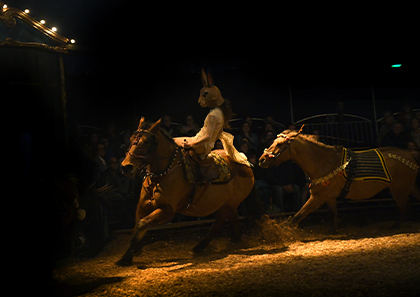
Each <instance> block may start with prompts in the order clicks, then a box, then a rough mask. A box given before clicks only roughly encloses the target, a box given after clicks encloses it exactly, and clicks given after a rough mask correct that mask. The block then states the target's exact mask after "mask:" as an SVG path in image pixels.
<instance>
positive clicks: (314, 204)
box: [291, 195, 325, 225]
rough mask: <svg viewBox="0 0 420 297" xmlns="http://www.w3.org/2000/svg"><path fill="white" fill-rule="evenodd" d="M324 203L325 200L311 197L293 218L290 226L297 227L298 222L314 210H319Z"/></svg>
mask: <svg viewBox="0 0 420 297" xmlns="http://www.w3.org/2000/svg"><path fill="white" fill-rule="evenodd" d="M324 202H325V200H323V199H320V198H318V197H314V196H313V195H311V197H309V199H308V201H306V203H305V205H304V206H302V208H301V209H300V210H299V211H298V212H297V213H296V214H295V215H294V216H293V218H292V222H291V224H292V225H298V224H299V222H300V221H302V220H303V219H304V218H306V216H307V215H308V214H310V213H311V212H313V211H314V210H315V209H317V208H319V207H320V206H321V205H322V204H324Z"/></svg>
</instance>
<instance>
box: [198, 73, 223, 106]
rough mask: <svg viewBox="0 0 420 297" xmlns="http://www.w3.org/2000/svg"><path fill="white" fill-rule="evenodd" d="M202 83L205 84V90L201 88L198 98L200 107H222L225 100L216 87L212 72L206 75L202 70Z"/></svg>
mask: <svg viewBox="0 0 420 297" xmlns="http://www.w3.org/2000/svg"><path fill="white" fill-rule="evenodd" d="M201 83H202V84H203V88H201V90H200V97H199V98H198V103H199V104H200V106H201V107H210V108H215V107H218V106H220V105H222V104H223V102H224V101H225V100H224V99H223V97H222V94H221V93H220V90H219V88H218V87H216V86H215V85H214V81H213V76H212V75H211V72H210V71H209V72H207V74H206V73H205V72H204V70H203V69H201Z"/></svg>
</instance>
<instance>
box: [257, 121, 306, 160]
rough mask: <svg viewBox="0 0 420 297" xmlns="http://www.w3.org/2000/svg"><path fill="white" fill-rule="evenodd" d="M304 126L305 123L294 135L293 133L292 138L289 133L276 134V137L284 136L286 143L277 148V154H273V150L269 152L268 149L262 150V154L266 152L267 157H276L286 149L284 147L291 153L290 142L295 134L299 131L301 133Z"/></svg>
mask: <svg viewBox="0 0 420 297" xmlns="http://www.w3.org/2000/svg"><path fill="white" fill-rule="evenodd" d="M304 126H305V125H302V127H300V129H299V131H298V133H297V134H296V135H293V138H290V137H289V135H287V134H283V133H280V134H278V135H277V138H280V137H282V138H285V139H286V141H287V143H286V144H285V145H284V146H283V147H282V148H280V149H279V151H278V152H277V154H273V152H269V151H268V149H265V150H264V154H266V155H267V156H268V157H269V158H274V159H277V158H278V157H279V156H280V155H281V153H282V152H283V151H284V150H285V149H286V147H288V148H289V149H290V154H292V149H291V148H290V143H291V142H292V140H293V139H295V138H296V136H298V135H299V134H300V133H302V130H303V127H304Z"/></svg>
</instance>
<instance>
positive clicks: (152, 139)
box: [121, 117, 161, 177]
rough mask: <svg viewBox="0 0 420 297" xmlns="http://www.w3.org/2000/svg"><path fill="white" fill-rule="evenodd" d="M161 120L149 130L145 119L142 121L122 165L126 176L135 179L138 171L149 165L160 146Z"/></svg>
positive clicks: (132, 138) (132, 137)
mask: <svg viewBox="0 0 420 297" xmlns="http://www.w3.org/2000/svg"><path fill="white" fill-rule="evenodd" d="M160 122H161V120H159V121H157V122H156V123H154V124H153V125H152V126H151V127H150V126H149V127H150V128H149V129H148V128H147V125H146V124H145V123H144V118H143V117H142V118H141V119H140V123H139V127H138V129H137V131H136V132H134V133H133V136H131V139H130V141H131V144H130V147H129V148H128V151H127V153H126V156H125V159H124V161H123V162H122V163H121V167H122V171H123V173H124V175H126V176H128V177H133V176H135V175H136V173H137V170H138V169H140V168H142V167H143V166H145V165H147V164H149V162H150V159H151V158H152V156H153V153H154V152H155V150H156V147H157V145H158V142H157V132H158V131H159V127H160Z"/></svg>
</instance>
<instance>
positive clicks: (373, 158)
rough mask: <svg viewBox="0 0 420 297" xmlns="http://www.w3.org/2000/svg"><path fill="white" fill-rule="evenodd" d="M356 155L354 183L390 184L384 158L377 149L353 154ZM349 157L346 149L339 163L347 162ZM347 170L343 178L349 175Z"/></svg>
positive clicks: (389, 176)
mask: <svg viewBox="0 0 420 297" xmlns="http://www.w3.org/2000/svg"><path fill="white" fill-rule="evenodd" d="M354 153H355V155H356V167H355V168H356V171H355V175H354V181H359V182H360V181H374V180H377V181H382V182H386V183H390V182H391V175H390V174H389V171H388V167H387V165H386V163H385V159H384V156H383V155H382V153H381V152H380V151H379V150H378V149H372V150H367V151H358V152H354ZM349 159H350V156H349V153H348V151H347V149H346V148H344V150H343V157H342V160H341V163H342V164H344V163H346V162H347V161H349ZM348 170H349V169H348V168H346V170H345V171H344V177H345V178H346V179H347V176H348V175H349V172H348Z"/></svg>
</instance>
